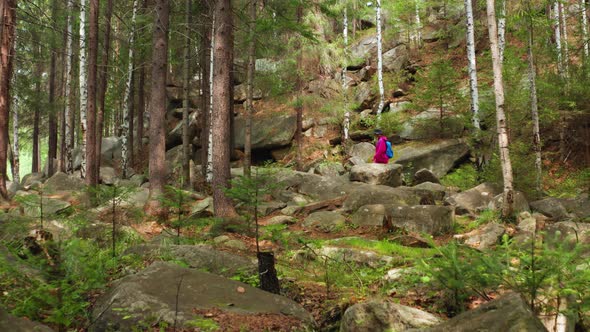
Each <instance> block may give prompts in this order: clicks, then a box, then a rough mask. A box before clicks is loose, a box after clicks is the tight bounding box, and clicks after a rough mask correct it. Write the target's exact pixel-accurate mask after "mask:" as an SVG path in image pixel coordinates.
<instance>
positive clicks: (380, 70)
mask: <svg viewBox="0 0 590 332" xmlns="http://www.w3.org/2000/svg"><path fill="white" fill-rule="evenodd" d="M375 11H376V16H377V20H376V21H377V81H378V84H379V106H378V107H377V119H380V118H381V112H383V107H384V106H385V88H384V87H383V34H382V32H381V0H377V6H376V8H375Z"/></svg>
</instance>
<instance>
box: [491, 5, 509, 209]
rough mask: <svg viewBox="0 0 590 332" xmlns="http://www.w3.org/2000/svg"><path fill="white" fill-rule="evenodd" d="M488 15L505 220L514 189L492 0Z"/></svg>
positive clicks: (496, 28) (500, 62) (494, 10)
mask: <svg viewBox="0 0 590 332" xmlns="http://www.w3.org/2000/svg"><path fill="white" fill-rule="evenodd" d="M486 4H487V15H488V32H489V37H490V48H491V50H492V67H493V72H494V95H495V97H496V121H497V130H498V144H499V149H500V163H501V165H502V177H503V179H504V195H503V202H502V204H503V205H502V216H503V217H505V218H507V217H509V216H511V215H512V213H513V203H514V189H513V186H512V182H513V180H512V163H511V162H510V150H509V142H508V124H507V123H506V115H505V113H504V83H503V78H502V61H501V59H500V50H499V47H498V27H497V25H496V9H495V4H494V0H486Z"/></svg>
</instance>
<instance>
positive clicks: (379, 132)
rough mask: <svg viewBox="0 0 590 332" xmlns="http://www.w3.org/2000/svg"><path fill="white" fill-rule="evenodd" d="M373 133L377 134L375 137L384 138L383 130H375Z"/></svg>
mask: <svg viewBox="0 0 590 332" xmlns="http://www.w3.org/2000/svg"><path fill="white" fill-rule="evenodd" d="M373 133H375V136H377V137H381V136H383V131H382V130H381V129H375V130H374V131H373Z"/></svg>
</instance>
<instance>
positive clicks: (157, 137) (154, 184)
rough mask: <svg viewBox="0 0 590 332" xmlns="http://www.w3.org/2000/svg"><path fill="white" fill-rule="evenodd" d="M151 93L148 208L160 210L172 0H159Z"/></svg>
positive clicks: (155, 27)
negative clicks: (170, 1) (170, 0)
mask: <svg viewBox="0 0 590 332" xmlns="http://www.w3.org/2000/svg"><path fill="white" fill-rule="evenodd" d="M154 13H155V22H154V36H153V46H152V49H153V54H152V84H151V94H150V98H151V100H150V104H149V107H150V125H149V134H150V148H149V151H150V157H149V170H150V174H149V175H150V176H149V180H150V202H149V206H148V212H149V213H150V214H153V215H155V214H159V213H160V212H161V203H160V202H159V201H158V199H159V197H160V196H161V195H162V193H163V190H164V185H165V183H166V125H165V124H166V119H165V110H166V74H167V72H168V71H167V65H168V22H169V13H170V3H169V0H156V3H155V10H154Z"/></svg>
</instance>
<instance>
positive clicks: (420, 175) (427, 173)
mask: <svg viewBox="0 0 590 332" xmlns="http://www.w3.org/2000/svg"><path fill="white" fill-rule="evenodd" d="M424 182H432V183H439V184H440V180H439V179H438V177H437V176H436V175H434V173H432V171H431V170H429V169H426V168H422V169H421V170H419V171H417V172H416V173H415V174H414V181H413V182H412V184H413V185H414V186H415V185H418V184H420V183H424Z"/></svg>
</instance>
